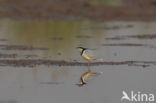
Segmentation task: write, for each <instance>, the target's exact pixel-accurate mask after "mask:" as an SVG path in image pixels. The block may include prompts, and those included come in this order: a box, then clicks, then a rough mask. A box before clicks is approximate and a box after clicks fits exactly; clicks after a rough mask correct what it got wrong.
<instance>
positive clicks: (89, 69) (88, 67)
mask: <svg viewBox="0 0 156 103" xmlns="http://www.w3.org/2000/svg"><path fill="white" fill-rule="evenodd" d="M90 71H91V70H90V62H88V72H90Z"/></svg>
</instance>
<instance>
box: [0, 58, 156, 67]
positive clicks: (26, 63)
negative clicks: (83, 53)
mask: <svg viewBox="0 0 156 103" xmlns="http://www.w3.org/2000/svg"><path fill="white" fill-rule="evenodd" d="M41 65H43V66H88V63H87V62H70V61H64V60H60V61H57V60H46V59H29V60H28V59H19V60H11V59H6V60H0V66H12V67H37V66H41ZM100 65H128V66H141V67H147V66H150V65H156V61H105V62H92V63H90V66H100Z"/></svg>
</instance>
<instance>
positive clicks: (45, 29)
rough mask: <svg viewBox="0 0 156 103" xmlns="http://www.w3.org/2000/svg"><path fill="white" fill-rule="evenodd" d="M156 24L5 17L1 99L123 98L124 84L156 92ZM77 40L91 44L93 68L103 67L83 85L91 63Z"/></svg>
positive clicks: (12, 102)
mask: <svg viewBox="0 0 156 103" xmlns="http://www.w3.org/2000/svg"><path fill="white" fill-rule="evenodd" d="M155 27H156V22H115V21H113V22H102V23H100V22H87V21H85V22H76V21H71V22H69V21H68V22H28V21H27V22H24V21H20V22H19V21H11V20H8V19H3V20H0V54H1V55H0V60H1V63H0V65H1V66H0V103H6V102H7V103H51V102H54V103H62V102H63V103H73V102H74V103H121V101H120V99H121V97H122V91H123V90H124V91H127V92H128V93H130V91H135V92H138V91H140V92H143V93H153V94H156V92H155V91H156V88H155V87H156V79H155V78H156V75H155V74H156V69H155V65H156V59H155V58H156V52H155V51H156V38H155V36H156V29H155ZM114 38H115V39H114ZM116 38H117V39H116ZM77 46H83V47H87V48H89V49H91V50H92V51H93V54H94V57H96V58H97V60H96V61H93V62H92V63H91V67H90V69H91V71H94V72H98V73H100V72H103V74H101V75H99V76H95V77H92V78H91V79H90V80H89V81H88V83H87V84H86V85H84V86H82V87H78V86H77V85H75V84H77V83H78V82H79V79H80V77H81V75H82V74H83V73H85V72H87V70H88V68H87V62H86V61H85V60H83V59H82V58H81V56H80V54H79V51H78V50H77V49H76V47H77ZM22 60H25V61H24V62H21V61H22ZM30 60H33V61H32V62H29V61H30ZM40 60H42V61H43V62H39V61H40ZM47 60H48V63H47ZM54 61H57V62H55V63H56V64H57V65H55V64H53V62H54ZM62 61H64V62H65V63H64V62H63V63H64V64H62ZM127 61H129V62H127ZM49 62H50V63H49ZM99 62H100V63H99ZM118 62H120V63H118ZM66 63H69V64H68V65H67V64H66ZM94 63H95V64H94ZM98 63H99V64H98ZM29 64H32V65H31V66H30V65H29ZM80 64H85V65H80ZM96 64H98V65H96Z"/></svg>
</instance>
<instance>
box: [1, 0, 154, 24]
mask: <svg viewBox="0 0 156 103" xmlns="http://www.w3.org/2000/svg"><path fill="white" fill-rule="evenodd" d="M91 1H92V0H91ZM91 1H90V0H65V1H63V0H33V1H31V0H22V1H21V0H3V1H0V18H10V19H14V20H39V21H42V20H43V21H45V20H52V21H63V20H93V21H112V20H119V21H120V20H122V21H123V20H124V21H156V1H154V0H123V1H121V5H117V6H110V5H102V4H101V5H100V4H94V3H92V2H91Z"/></svg>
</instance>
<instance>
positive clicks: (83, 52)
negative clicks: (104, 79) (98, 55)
mask: <svg viewBox="0 0 156 103" xmlns="http://www.w3.org/2000/svg"><path fill="white" fill-rule="evenodd" d="M77 48H79V50H80V55H81V56H82V57H83V58H84V59H85V60H87V61H88V68H89V64H90V61H93V60H96V59H95V58H93V57H89V56H88V54H87V52H86V50H88V49H87V48H84V47H77Z"/></svg>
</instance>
